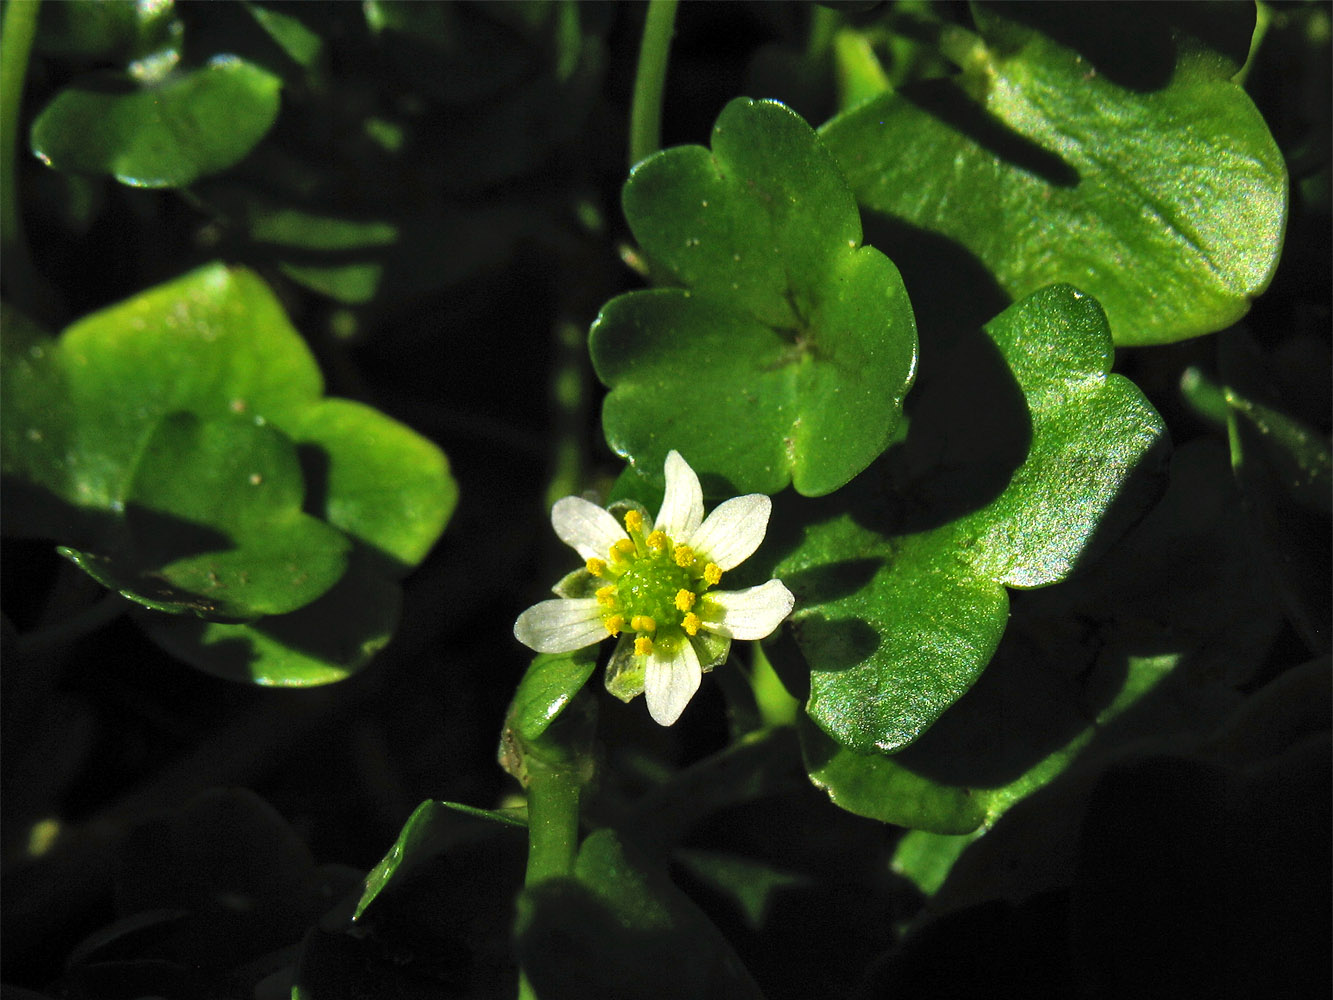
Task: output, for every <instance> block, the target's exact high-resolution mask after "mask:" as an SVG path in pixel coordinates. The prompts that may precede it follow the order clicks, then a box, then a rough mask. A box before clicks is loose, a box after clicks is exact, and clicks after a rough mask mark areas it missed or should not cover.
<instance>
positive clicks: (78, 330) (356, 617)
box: [3, 265, 457, 685]
mask: <svg viewBox="0 0 1333 1000" xmlns="http://www.w3.org/2000/svg"><path fill="white" fill-rule="evenodd" d="M9 326H12V332H13V335H12V336H10V335H9V333H10V330H9V329H8V327H9ZM6 333H7V336H6V338H5V341H4V345H3V347H4V352H5V364H4V366H3V377H4V387H3V388H4V397H3V405H4V420H3V425H4V438H3V446H4V450H3V462H4V473H5V496H6V514H7V520H8V523H7V528H8V529H9V530H11V531H17V532H18V533H21V534H28V535H34V536H37V537H51V538H54V539H56V540H57V541H59V542H63V543H64V548H63V549H62V551H64V552H65V554H66V555H68V556H69V557H70V558H71V559H73V560H74V561H75V562H76V563H77V564H78V565H80V566H81V567H82V568H83V569H85V570H86V571H87V572H89V573H90V574H91V575H92V576H94V577H95V578H96V579H98V580H99V582H101V583H103V584H104V585H106V586H108V587H111V588H113V589H116V590H119V591H121V592H122V593H123V594H125V596H127V597H129V598H131V599H132V600H135V601H137V602H138V603H140V604H143V605H145V606H146V607H149V608H155V609H160V610H163V611H172V612H185V611H188V612H193V613H194V614H196V615H200V616H203V617H206V618H211V619H221V620H218V621H212V622H208V623H205V622H200V621H189V622H186V621H180V620H173V619H170V618H162V619H160V618H156V617H154V616H144V617H143V619H142V623H143V624H144V626H145V627H146V628H147V629H148V630H149V632H150V633H151V634H152V635H153V636H154V637H155V638H156V639H157V640H158V641H159V642H161V643H162V644H163V645H164V646H166V647H167V648H169V649H171V650H172V651H173V652H175V653H176V654H177V655H179V656H181V657H182V658H184V659H186V660H188V661H189V662H191V663H193V664H195V665H196V666H198V667H200V668H201V669H204V670H207V671H209V672H211V673H215V674H218V675H220V676H225V677H231V678H236V679H244V680H248V681H254V682H257V683H261V684H273V685H306V684H317V683H327V682H328V681H331V680H337V679H339V678H341V677H343V676H346V675H347V674H348V673H349V672H351V671H353V670H355V669H357V668H359V667H361V666H363V665H364V664H365V663H367V662H368V661H369V660H370V658H371V656H373V655H374V653H375V652H376V651H378V650H379V649H381V648H383V646H384V645H385V644H386V643H387V642H388V640H389V638H390V636H391V635H392V631H393V627H394V625H395V623H396V621H397V616H398V612H399V605H400V603H401V594H400V592H399V589H398V586H397V584H396V583H395V582H394V581H396V580H397V579H398V578H399V577H401V576H403V575H404V574H405V573H407V572H408V571H409V570H410V569H411V568H412V567H413V566H415V565H416V564H417V563H419V562H420V561H421V559H422V558H423V557H424V556H425V554H426V552H427V551H428V550H429V548H430V546H431V545H432V544H433V543H434V541H435V539H436V538H437V537H438V536H439V533H440V531H441V530H442V529H443V526H444V524H445V522H446V521H447V520H448V518H449V515H450V514H451V512H452V510H453V507H454V504H455V502H456V499H457V490H456V487H455V485H454V481H453V479H452V477H451V475H450V473H449V468H448V463H447V461H446V460H445V458H444V456H443V455H442V454H441V453H440V451H439V449H437V448H436V447H435V446H434V445H433V444H431V443H430V442H428V441H426V440H424V439H423V438H421V437H419V436H418V435H416V434H415V433H413V432H412V431H411V430H409V429H408V428H406V427H404V426H403V425H401V424H399V423H397V422H396V421H393V420H391V419H389V418H388V417H386V416H384V415H383V414H381V413H378V412H377V411H375V410H372V409H371V408H369V407H367V406H364V405H362V404H359V403H353V402H350V401H347V400H338V399H322V398H321V396H322V389H323V383H322V378H321V377H320V374H319V370H318V368H317V366H316V365H315V361H314V359H313V357H312V356H311V354H310V351H309V350H308V348H307V347H306V346H305V344H304V342H303V341H302V340H301V338H300V336H299V335H298V334H297V333H296V331H295V330H294V329H293V328H292V326H291V324H290V322H289V321H288V320H287V317H286V315H285V314H284V312H283V310H282V307H281V306H280V305H279V303H278V301H277V300H276V298H275V297H274V296H273V294H272V293H271V292H270V291H269V290H268V288H267V286H265V285H264V284H263V282H261V281H260V280H259V279H258V278H257V277H255V276H254V275H253V274H251V273H249V272H247V271H244V270H239V269H228V268H226V267H223V266H220V265H213V266H209V267H205V268H202V269H200V270H198V271H195V272H193V273H191V274H188V275H185V276H184V277H182V278H179V279H177V280H175V281H172V282H168V283H167V284H165V285H160V286H157V287H156V288H152V289H149V290H148V291H146V292H143V293H141V294H140V295H137V296H135V297H134V298H132V299H130V300H128V301H126V302H123V303H121V304H119V305H115V306H111V307H109V308H108V309H105V310H103V311H101V312H99V313H96V314H94V315H92V316H89V317H86V318H85V319H83V320H80V321H79V322H77V323H75V324H74V325H73V326H71V327H70V328H69V329H68V330H67V331H66V332H65V334H64V335H63V336H62V337H61V338H60V339H58V340H51V339H49V338H45V337H43V336H42V335H41V334H40V332H39V331H36V330H35V329H34V328H32V327H31V325H30V324H27V323H24V322H15V323H13V324H8V323H7V331H6ZM11 503H12V506H10V504H11ZM349 553H350V555H351V559H350V561H349ZM335 585H336V586H335ZM241 622H243V623H241Z"/></svg>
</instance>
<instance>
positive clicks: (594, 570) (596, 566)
mask: <svg viewBox="0 0 1333 1000" xmlns="http://www.w3.org/2000/svg"><path fill="white" fill-rule="evenodd" d="M583 565H584V568H585V569H586V570H587V571H588V572H589V573H591V574H592V575H593V576H604V575H606V560H605V559H598V558H597V557H596V556H593V557H592V558H591V559H589V560H588V561H587V562H586V563H584V564H583Z"/></svg>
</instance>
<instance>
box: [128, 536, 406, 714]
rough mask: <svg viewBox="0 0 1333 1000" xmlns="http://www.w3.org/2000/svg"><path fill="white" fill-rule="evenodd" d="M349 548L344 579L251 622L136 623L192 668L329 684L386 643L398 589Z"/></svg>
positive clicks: (150, 619) (149, 617)
mask: <svg viewBox="0 0 1333 1000" xmlns="http://www.w3.org/2000/svg"><path fill="white" fill-rule="evenodd" d="M363 560H364V557H363V556H361V555H360V554H359V553H358V551H357V550H356V549H353V551H352V558H351V560H349V564H348V565H349V569H348V572H347V573H346V574H344V575H343V577H342V579H341V580H339V581H338V582H337V583H336V584H334V586H333V587H332V588H330V589H329V590H328V591H326V592H325V593H324V594H322V595H321V596H320V597H319V598H317V599H316V600H314V601H311V602H310V603H309V604H307V605H305V606H304V607H302V608H298V609H297V610H296V611H292V612H289V613H288V614H282V615H266V616H265V617H263V618H259V619H257V620H256V621H251V622H240V623H235V622H218V621H204V620H202V619H200V618H196V617H193V616H190V617H186V616H183V615H161V614H154V613H152V612H150V611H144V612H142V613H136V615H135V620H136V621H137V622H138V624H139V627H140V628H142V629H143V630H144V631H145V632H147V633H148V634H149V635H150V636H152V638H153V640H154V641H155V642H156V643H157V644H158V645H160V646H161V647H162V648H163V649H165V650H167V651H168V652H170V653H172V654H173V655H174V656H178V657H179V658H180V659H182V660H184V661H185V662H186V663H188V664H190V665H191V666H192V667H194V668H196V669H197V670H202V671H204V672H205V673H209V674H213V675H214V676H217V677H223V678H226V679H227V680H233V681H242V682H245V683H250V684H259V685H261V686H263V687H313V686H316V685H319V684H332V683H333V682H335V681H340V680H342V679H344V678H345V677H347V676H348V675H350V674H353V673H355V672H356V671H357V670H360V669H361V668H362V667H364V666H365V665H366V664H368V663H369V662H370V661H371V659H373V658H374V656H375V654H376V653H378V652H379V651H380V650H381V649H383V648H384V647H385V646H387V645H388V644H389V640H390V639H391V638H393V631H394V629H395V628H396V627H397V625H398V618H399V615H400V613H401V611H402V603H403V596H402V590H401V588H400V587H399V586H398V584H397V583H395V582H393V581H392V580H388V579H385V578H384V577H383V576H382V575H381V574H380V572H379V565H378V564H375V565H371V566H367V565H365V562H364V561H363Z"/></svg>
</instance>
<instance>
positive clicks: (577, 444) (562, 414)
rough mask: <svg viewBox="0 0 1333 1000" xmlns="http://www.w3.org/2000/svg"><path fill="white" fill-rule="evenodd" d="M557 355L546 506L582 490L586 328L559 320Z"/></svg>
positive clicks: (553, 387)
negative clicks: (552, 459)
mask: <svg viewBox="0 0 1333 1000" xmlns="http://www.w3.org/2000/svg"><path fill="white" fill-rule="evenodd" d="M555 357H556V361H555V365H554V367H553V370H552V372H551V402H552V408H553V410H554V413H553V415H552V421H553V423H554V425H555V434H554V437H555V449H554V450H555V469H554V471H553V472H552V474H551V482H550V484H549V485H548V486H547V487H546V509H547V510H550V508H551V505H552V504H553V503H555V502H556V501H557V500H559V499H560V498H561V497H567V496H570V495H571V494H574V493H577V492H579V487H580V485H581V484H582V482H583V434H584V421H585V417H586V412H585V411H586V409H587V399H588V389H587V385H586V384H585V383H586V381H587V379H586V376H585V366H586V365H587V357H588V347H587V337H586V335H585V334H584V332H583V330H581V329H580V328H579V327H577V326H575V325H574V324H573V323H568V322H560V323H557V324H556V329H555Z"/></svg>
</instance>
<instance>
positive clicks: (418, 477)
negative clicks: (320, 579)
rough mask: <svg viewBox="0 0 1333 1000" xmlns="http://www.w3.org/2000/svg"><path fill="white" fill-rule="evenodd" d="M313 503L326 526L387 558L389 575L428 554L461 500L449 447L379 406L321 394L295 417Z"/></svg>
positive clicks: (404, 570) (296, 436) (294, 432)
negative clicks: (439, 445)
mask: <svg viewBox="0 0 1333 1000" xmlns="http://www.w3.org/2000/svg"><path fill="white" fill-rule="evenodd" d="M292 437H293V438H294V439H295V441H296V443H297V445H298V446H299V448H300V450H301V452H302V455H303V456H304V457H305V458H306V475H307V477H308V480H309V483H308V485H309V486H310V488H311V490H312V491H314V490H318V494H319V495H318V496H317V497H315V498H312V499H313V500H314V503H313V504H312V505H311V506H312V507H313V509H314V511H315V512H316V513H318V514H319V515H320V516H321V517H323V518H324V519H325V520H326V521H328V522H329V524H331V525H333V526H334V527H335V528H339V529H341V530H342V531H344V532H346V533H347V534H348V535H350V536H351V537H352V538H355V539H357V540H358V541H360V542H363V543H365V544H366V545H367V546H369V547H371V548H372V549H374V550H375V551H376V552H377V553H379V554H380V555H382V556H384V557H386V575H389V576H391V577H399V576H404V575H406V574H407V572H408V571H409V570H411V569H412V567H414V566H416V565H417V564H418V563H419V562H421V560H422V559H424V558H425V557H426V553H427V552H429V551H430V548H431V546H433V545H434V544H435V541H436V539H438V538H439V537H440V533H441V532H442V531H443V530H444V526H445V524H447V523H448V521H449V517H450V515H452V514H453V511H454V507H455V506H456V505H457V503H458V486H457V484H456V483H455V482H454V479H453V476H452V475H451V474H450V472H449V462H448V459H446V458H445V456H444V452H442V451H440V449H439V448H437V447H436V446H435V445H433V444H432V443H431V442H429V441H427V440H426V439H425V438H423V437H422V436H421V435H419V434H417V433H416V432H415V431H413V430H411V429H410V428H408V427H406V426H404V425H403V424H400V423H399V422H398V421H396V420H393V419H391V418H389V417H386V416H385V415H384V414H383V413H380V412H379V411H378V410H376V409H374V408H372V407H369V406H366V405H365V404H364V403H355V402H352V401H351V400H348V399H324V400H321V401H320V402H318V403H315V404H313V405H312V406H310V407H309V408H308V409H306V410H305V412H304V413H303V414H302V416H301V417H300V419H299V420H297V421H293V425H292Z"/></svg>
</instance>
